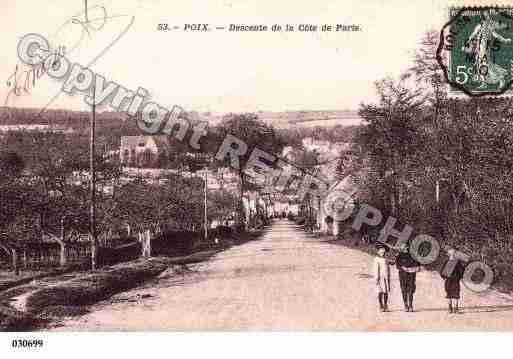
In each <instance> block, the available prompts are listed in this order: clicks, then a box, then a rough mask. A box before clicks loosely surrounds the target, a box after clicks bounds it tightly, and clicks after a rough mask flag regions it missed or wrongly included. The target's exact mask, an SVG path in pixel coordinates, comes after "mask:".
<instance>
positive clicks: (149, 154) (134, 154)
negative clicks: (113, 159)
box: [119, 135, 169, 167]
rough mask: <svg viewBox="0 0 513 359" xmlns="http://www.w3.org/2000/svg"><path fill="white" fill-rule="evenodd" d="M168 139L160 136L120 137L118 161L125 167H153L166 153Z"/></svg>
mask: <svg viewBox="0 0 513 359" xmlns="http://www.w3.org/2000/svg"><path fill="white" fill-rule="evenodd" d="M168 149H169V138H168V136H165V135H160V136H143V135H140V136H122V137H121V146H120V149H119V160H120V162H121V163H122V164H123V165H124V166H126V167H154V166H156V165H158V162H159V156H161V155H162V154H165V153H167V151H168Z"/></svg>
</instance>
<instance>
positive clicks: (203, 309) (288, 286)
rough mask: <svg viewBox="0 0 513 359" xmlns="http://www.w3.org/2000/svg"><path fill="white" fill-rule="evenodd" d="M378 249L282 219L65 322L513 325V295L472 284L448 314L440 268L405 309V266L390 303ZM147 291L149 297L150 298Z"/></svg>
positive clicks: (139, 326) (88, 326)
mask: <svg viewBox="0 0 513 359" xmlns="http://www.w3.org/2000/svg"><path fill="white" fill-rule="evenodd" d="M371 263H372V257H371V256H369V255H368V254H365V253H362V252H359V251H356V250H352V249H348V248H346V247H343V246H338V245H334V244H332V243H327V242H322V241H320V240H319V239H318V238H313V237H311V236H309V235H307V234H305V233H304V232H302V231H301V230H300V229H299V228H298V227H296V226H295V225H293V224H292V223H290V222H288V221H276V222H275V223H274V224H273V225H272V227H271V228H270V230H268V232H266V234H265V235H264V236H263V237H262V239H260V240H257V241H253V242H249V243H246V244H244V245H241V246H235V247H232V248H230V249H229V250H227V251H225V252H222V253H220V254H218V255H217V256H216V257H214V258H213V259H212V260H210V261H209V262H206V263H202V264H198V265H196V266H195V267H194V268H193V272H191V273H185V274H183V275H178V276H177V275H176V274H173V273H170V272H167V273H166V272H165V273H163V275H162V276H161V278H160V280H159V281H158V282H157V283H151V284H148V285H146V286H145V287H142V288H138V289H135V290H132V291H130V292H127V293H123V294H120V295H117V296H115V297H113V298H112V299H111V300H109V301H106V302H104V303H100V304H98V305H95V306H93V307H92V312H91V313H90V314H87V315H85V316H83V317H80V318H76V319H70V320H68V321H65V322H64V323H63V324H64V325H63V326H62V327H58V328H55V329H57V330H88V331H94V330H357V331H360V330H512V329H513V300H511V299H510V298H507V297H506V296H503V295H501V294H499V293H496V292H491V293H487V294H485V295H477V294H475V293H472V292H469V291H467V290H466V289H465V290H464V291H463V304H464V306H465V307H466V308H465V312H464V314H459V315H455V314H452V315H451V314H448V313H447V312H446V303H445V299H444V297H443V295H444V293H443V283H442V281H441V279H440V276H439V275H438V274H437V273H433V272H428V271H423V272H421V273H419V274H418V282H417V295H416V303H415V304H416V305H415V307H416V310H417V311H416V312H414V313H407V312H404V311H403V308H402V300H401V295H400V289H399V286H398V282H397V273H396V271H395V270H393V279H392V283H393V284H395V287H394V288H393V293H392V296H391V301H390V302H391V303H390V304H391V305H390V307H391V308H390V309H391V312H388V313H381V312H379V311H378V309H377V303H376V302H377V300H376V294H375V288H374V286H373V281H372V279H371V277H370V275H369V274H370V270H371ZM141 298H146V299H141Z"/></svg>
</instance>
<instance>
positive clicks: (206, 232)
mask: <svg viewBox="0 0 513 359" xmlns="http://www.w3.org/2000/svg"><path fill="white" fill-rule="evenodd" d="M207 186H208V185H207V169H205V186H204V192H205V198H204V199H205V226H204V227H205V241H206V240H207V238H208V219H207Z"/></svg>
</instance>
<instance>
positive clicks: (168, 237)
mask: <svg viewBox="0 0 513 359" xmlns="http://www.w3.org/2000/svg"><path fill="white" fill-rule="evenodd" d="M201 238H202V234H201V233H198V232H189V231H166V232H164V233H162V234H161V235H159V236H158V237H156V238H154V239H153V240H152V241H151V251H152V255H167V256H183V255H188V254H191V253H192V252H193V250H194V248H195V246H196V244H197V243H198V242H199V241H200V239H201Z"/></svg>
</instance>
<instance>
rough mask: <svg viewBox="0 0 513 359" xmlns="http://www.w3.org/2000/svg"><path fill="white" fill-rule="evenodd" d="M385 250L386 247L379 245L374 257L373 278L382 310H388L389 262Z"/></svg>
mask: <svg viewBox="0 0 513 359" xmlns="http://www.w3.org/2000/svg"><path fill="white" fill-rule="evenodd" d="M387 250H388V248H387V247H385V246H379V247H378V256H377V257H376V258H374V279H375V280H376V290H377V292H378V301H379V307H380V309H381V311H382V312H386V311H388V294H389V293H390V264H389V263H388V262H387V260H386V258H385V253H386V252H387Z"/></svg>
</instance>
